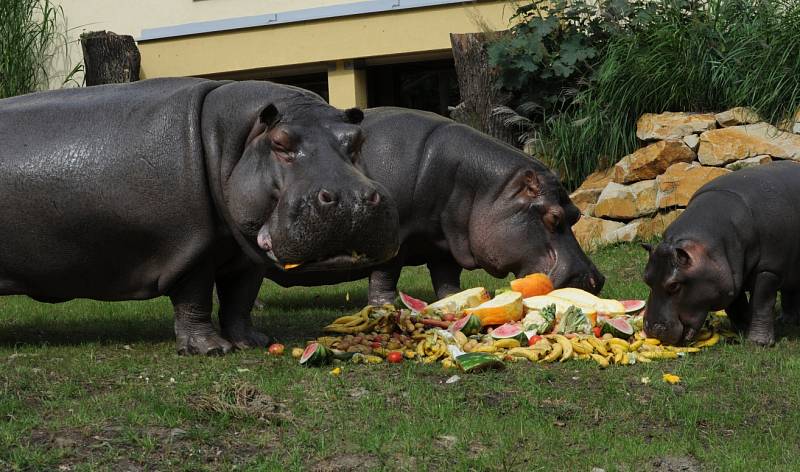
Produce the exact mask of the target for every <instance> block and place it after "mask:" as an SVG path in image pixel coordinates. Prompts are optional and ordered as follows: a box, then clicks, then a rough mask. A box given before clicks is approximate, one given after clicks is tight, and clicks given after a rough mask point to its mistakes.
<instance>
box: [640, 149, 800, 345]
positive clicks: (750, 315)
mask: <svg viewBox="0 0 800 472" xmlns="http://www.w3.org/2000/svg"><path fill="white" fill-rule="evenodd" d="M798 209H800V164H796V163H794V162H779V163H773V164H769V165H764V166H760V167H757V168H752V169H745V170H740V171H736V172H733V173H731V174H728V175H725V176H722V177H719V178H717V179H715V180H713V181H711V182H709V183H708V184H706V185H705V186H703V187H701V188H700V189H699V190H698V191H697V193H695V195H694V196H693V197H692V200H691V201H690V202H689V206H688V207H687V208H686V211H684V212H683V213H682V214H681V216H680V217H679V218H678V219H677V220H675V222H673V223H672V224H671V225H670V226H669V227H668V228H667V230H666V232H665V233H664V239H663V240H662V241H661V243H659V244H658V246H656V247H655V248H652V247H646V249H648V250H649V251H650V259H649V260H648V262H647V267H646V268H645V276H644V278H645V282H647V285H649V286H650V297H649V300H648V303H647V314H646V316H645V330H646V331H647V333H648V335H651V336H654V337H657V338H659V339H660V340H662V341H664V342H666V343H670V344H674V343H678V342H680V341H691V340H692V339H693V338H694V337H695V336H696V335H697V333H698V331H699V330H700V328H701V327H702V325H703V322H704V321H705V319H706V315H707V313H708V312H709V311H711V310H722V309H724V310H726V312H727V313H728V315H729V317H730V320H731V322H733V324H734V326H735V327H737V328H739V329H742V330H746V331H747V338H748V339H749V340H750V341H753V342H755V343H757V344H762V345H771V344H773V343H774V342H775V331H774V327H773V324H774V315H773V310H774V307H775V298H776V296H777V294H778V292H779V291H780V292H781V295H782V300H783V303H782V304H783V309H784V312H785V313H786V314H787V315H788V316H789V317H792V318H796V317H797V315H798V314H800V238H798V234H800V217H799V216H798ZM748 293H749V294H750V297H749V300H748V297H747V294H748Z"/></svg>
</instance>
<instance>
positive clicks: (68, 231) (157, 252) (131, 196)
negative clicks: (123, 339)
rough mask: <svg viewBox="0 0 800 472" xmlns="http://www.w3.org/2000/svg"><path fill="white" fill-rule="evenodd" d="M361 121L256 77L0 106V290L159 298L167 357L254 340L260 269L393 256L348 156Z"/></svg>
mask: <svg viewBox="0 0 800 472" xmlns="http://www.w3.org/2000/svg"><path fill="white" fill-rule="evenodd" d="M362 118H363V114H362V112H361V111H360V110H358V109H350V110H346V111H343V110H338V109H335V108H332V107H330V106H329V105H327V104H326V103H325V102H324V101H323V100H322V99H321V98H319V97H318V96H316V95H314V94H312V93H310V92H306V91H303V90H301V89H297V88H293V87H287V86H281V85H275V84H271V83H267V82H239V83H231V82H218V81H209V80H201V79H158V80H147V81H142V82H138V83H134V84H127V85H108V86H98V87H90V88H81V89H73V90H60V91H53V92H43V93H36V94H31V95H25V96H20V97H15V98H10V99H5V100H0V202H2V203H0V241H2V249H0V295H10V294H25V295H28V296H30V297H32V298H34V299H36V300H40V301H45V302H60V301H65V300H69V299H72V298H91V299H96V300H131V299H147V298H153V297H157V296H160V295H168V296H169V297H170V298H171V300H172V303H173V305H174V311H175V334H176V336H177V347H178V351H179V352H180V353H188V354H194V353H199V354H210V353H225V352H228V351H230V350H231V349H232V348H233V347H248V346H258V345H264V344H267V342H268V338H267V337H266V336H265V335H263V334H261V333H259V332H257V331H255V330H254V329H253V327H252V325H251V324H250V319H249V310H250V308H251V305H252V303H253V301H254V300H255V297H256V295H257V292H258V288H259V286H260V284H261V281H262V279H263V270H264V269H263V268H264V267H268V266H269V265H279V266H284V265H285V264H292V263H297V262H300V261H302V262H303V263H305V264H306V266H307V267H306V268H307V269H309V270H321V269H324V270H327V269H336V268H349V267H359V266H361V265H370V264H375V263H377V262H381V261H383V260H387V259H389V258H390V257H392V256H394V255H395V254H396V252H397V250H398V238H397V221H398V216H397V209H396V207H395V206H394V204H393V203H392V200H391V197H389V196H388V195H387V194H386V192H385V190H383V189H382V188H381V187H380V186H379V185H377V184H376V183H374V182H372V181H370V180H369V179H367V178H366V177H364V176H363V174H361V173H360V172H359V171H357V169H356V168H355V166H354V165H353V164H352V160H353V159H354V158H355V153H356V151H357V148H356V145H357V143H358V142H360V141H361V139H362V138H361V133H362V131H361V128H360V126H358V123H360V121H361V120H362ZM362 227H370V228H373V230H372V231H370V232H369V233H362V232H361V231H359V228H362ZM356 235H357V237H356ZM246 256H250V257H249V258H248V257H246ZM299 270H303V269H302V268H301V269H299ZM215 284H216V287H217V292H218V295H219V301H220V311H219V318H220V325H221V331H222V332H221V336H220V335H218V334H217V333H216V332H215V330H214V328H213V326H212V324H211V306H212V304H211V294H212V288H213V286H214V285H215Z"/></svg>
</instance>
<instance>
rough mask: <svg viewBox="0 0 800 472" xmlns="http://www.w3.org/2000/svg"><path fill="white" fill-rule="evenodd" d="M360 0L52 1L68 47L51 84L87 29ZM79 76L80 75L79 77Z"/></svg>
mask: <svg viewBox="0 0 800 472" xmlns="http://www.w3.org/2000/svg"><path fill="white" fill-rule="evenodd" d="M358 1H360V0H54V2H53V3H54V4H56V5H59V6H61V7H62V8H63V9H64V15H65V17H66V25H65V26H66V29H68V39H69V48H68V53H67V56H66V57H59V58H58V63H56V64H54V65H53V70H52V71H51V75H52V78H51V84H53V86H57V85H58V84H60V80H59V79H63V75H64V73H65V71H66V70H68V69H69V67H70V66H71V65H74V64H78V63H80V62H81V61H82V60H83V53H82V52H81V47H80V44H79V43H78V38H79V37H80V35H81V33H84V32H87V31H101V30H106V31H113V32H115V33H117V34H128V35H131V36H133V37H134V38H135V39H138V38H139V36H140V34H141V32H142V30H143V29H148V28H156V27H162V26H172V25H178V24H185V23H194V22H199V21H211V20H220V19H225V18H235V17H243V16H252V15H261V14H265V13H280V12H284V11H290V10H298V9H305V8H317V7H324V6H331V5H343V4H347V3H355V2H358ZM78 78H79V79H80V76H79V77H78Z"/></svg>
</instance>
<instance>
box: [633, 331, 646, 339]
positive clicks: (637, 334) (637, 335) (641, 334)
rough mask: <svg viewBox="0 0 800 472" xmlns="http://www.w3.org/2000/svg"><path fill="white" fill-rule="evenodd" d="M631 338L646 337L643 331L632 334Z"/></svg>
mask: <svg viewBox="0 0 800 472" xmlns="http://www.w3.org/2000/svg"><path fill="white" fill-rule="evenodd" d="M633 337H634V338H636V339H645V338H646V337H647V336H645V335H644V331H637V332H635V333H634V334H633Z"/></svg>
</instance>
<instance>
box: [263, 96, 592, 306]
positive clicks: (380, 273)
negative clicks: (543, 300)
mask: <svg viewBox="0 0 800 472" xmlns="http://www.w3.org/2000/svg"><path fill="white" fill-rule="evenodd" d="M365 115H366V116H365V119H364V122H363V123H362V126H363V128H364V132H365V135H366V142H365V144H364V147H363V150H362V152H361V157H360V161H359V162H360V165H361V166H362V167H363V169H364V171H365V173H366V175H367V176H369V177H370V178H371V179H374V180H376V181H377V182H379V183H381V184H382V185H383V186H385V187H386V189H387V190H388V192H389V194H391V195H392V196H393V197H394V199H395V201H396V202H397V205H398V209H399V213H400V241H401V243H402V244H401V248H400V252H399V254H398V256H397V257H396V258H394V259H392V260H391V261H389V262H388V263H386V264H384V265H381V266H379V267H376V268H375V269H373V270H361V271H348V272H338V273H332V272H329V273H316V274H306V276H304V277H302V278H301V277H297V276H296V275H295V274H293V273H292V271H288V272H287V271H280V270H268V273H267V277H268V278H270V279H272V280H274V281H276V282H277V283H279V284H281V285H283V286H292V285H322V284H332V283H338V282H343V281H346V280H356V279H359V278H363V277H366V276H369V277H370V289H369V301H370V303H372V304H380V303H386V302H392V301H393V300H394V299H395V297H396V293H397V292H396V290H397V281H398V278H399V276H400V271H401V269H402V267H403V266H406V265H420V264H427V266H428V268H429V270H430V272H431V277H432V280H433V284H434V289H435V291H436V293H437V296H438V297H440V298H441V297H444V296H447V295H449V294H452V293H455V292H457V291H459V290H460V282H459V278H460V274H461V270H462V269H477V268H482V269H485V270H486V271H487V272H489V273H490V274H492V275H494V276H495V277H505V276H506V275H507V274H508V273H509V272H511V273H514V274H515V275H517V276H524V275H527V274H530V273H534V272H545V273H549V274H550V276H551V278H552V279H553V282H554V284H555V285H556V286H557V287H563V286H573V287H580V288H584V289H586V290H589V291H591V292H594V293H597V292H599V291H600V290H601V288H602V286H603V282H604V278H603V276H602V275H601V274H600V273H599V272H598V270H597V268H596V267H595V266H594V265H593V264H592V262H591V261H590V260H589V259H588V258H587V257H586V255H585V254H584V253H583V251H582V250H581V249H580V247H579V246H578V243H577V241H576V240H575V236H574V235H573V234H572V230H571V226H572V225H573V224H574V223H575V222H576V221H577V219H578V218H579V216H580V214H579V211H578V209H577V208H576V207H575V206H574V205H573V204H572V202H571V201H570V200H569V197H568V196H567V194H566V192H565V191H564V189H563V187H561V185H560V183H559V182H558V179H557V178H556V176H555V175H554V174H553V173H552V172H551V171H550V170H549V169H547V168H546V167H545V166H544V165H543V164H541V163H540V162H538V161H537V160H535V159H532V158H530V157H529V156H527V155H525V154H524V153H522V152H520V151H518V150H517V149H514V148H513V147H511V146H508V145H506V144H504V143H502V142H499V141H497V140H495V139H493V138H490V137H488V136H486V135H484V134H482V133H479V132H478V131H475V130H474V129H472V128H470V127H468V126H465V125H461V124H457V123H455V122H454V121H452V120H449V119H446V118H443V117H441V116H439V115H435V114H432V113H426V112H420V111H414V110H405V109H400V108H376V109H371V110H367V112H366V114H365ZM378 229H379V228H375V227H365V228H363V230H364V232H365V234H366V233H368V232H370V231H375V230H378Z"/></svg>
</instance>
